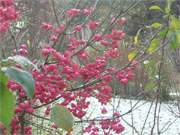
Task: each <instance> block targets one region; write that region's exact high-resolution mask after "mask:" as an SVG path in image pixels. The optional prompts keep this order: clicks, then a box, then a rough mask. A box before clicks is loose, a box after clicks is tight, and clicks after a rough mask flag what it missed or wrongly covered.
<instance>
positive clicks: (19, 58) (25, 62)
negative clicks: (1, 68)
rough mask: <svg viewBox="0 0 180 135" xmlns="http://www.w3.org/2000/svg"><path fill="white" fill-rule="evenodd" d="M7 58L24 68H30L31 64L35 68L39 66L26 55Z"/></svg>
mask: <svg viewBox="0 0 180 135" xmlns="http://www.w3.org/2000/svg"><path fill="white" fill-rule="evenodd" d="M7 60H8V61H9V62H15V63H17V64H19V65H21V66H22V67H24V68H29V67H30V66H31V67H34V68H35V69H37V67H36V66H35V65H34V64H33V63H32V62H31V61H30V60H29V59H27V58H26V57H23V56H20V55H16V56H12V57H8V59H7Z"/></svg>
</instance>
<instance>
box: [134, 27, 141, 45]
mask: <svg viewBox="0 0 180 135" xmlns="http://www.w3.org/2000/svg"><path fill="white" fill-rule="evenodd" d="M141 30H142V29H139V30H138V31H137V34H136V36H135V37H134V44H135V45H138V44H139V34H140V32H141Z"/></svg>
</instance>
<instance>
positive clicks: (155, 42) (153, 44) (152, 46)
mask: <svg viewBox="0 0 180 135" xmlns="http://www.w3.org/2000/svg"><path fill="white" fill-rule="evenodd" d="M159 43H160V41H159V40H158V39H154V40H152V41H151V44H150V46H149V48H148V51H149V53H153V52H154V51H155V50H156V49H157V47H158V45H159Z"/></svg>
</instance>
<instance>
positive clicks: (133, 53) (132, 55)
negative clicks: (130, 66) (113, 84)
mask: <svg viewBox="0 0 180 135" xmlns="http://www.w3.org/2000/svg"><path fill="white" fill-rule="evenodd" d="M136 55H137V51H136V50H134V51H132V52H130V53H129V54H128V60H129V61H132V60H133V59H134V58H135V57H136Z"/></svg>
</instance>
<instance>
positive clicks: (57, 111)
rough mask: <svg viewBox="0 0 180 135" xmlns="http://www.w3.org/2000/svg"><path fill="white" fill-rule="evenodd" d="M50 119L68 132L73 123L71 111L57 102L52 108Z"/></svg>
mask: <svg viewBox="0 0 180 135" xmlns="http://www.w3.org/2000/svg"><path fill="white" fill-rule="evenodd" d="M51 121H52V122H54V123H55V124H56V126H58V127H59V128H62V129H64V130H66V131H68V132H70V131H71V130H72V128H73V124H74V119H73V116H72V114H71V112H70V111H69V110H68V109H67V108H66V107H64V106H61V105H57V104H56V105H55V106H54V107H53V108H52V111H51Z"/></svg>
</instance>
